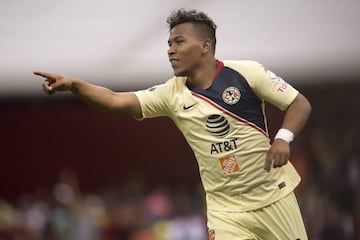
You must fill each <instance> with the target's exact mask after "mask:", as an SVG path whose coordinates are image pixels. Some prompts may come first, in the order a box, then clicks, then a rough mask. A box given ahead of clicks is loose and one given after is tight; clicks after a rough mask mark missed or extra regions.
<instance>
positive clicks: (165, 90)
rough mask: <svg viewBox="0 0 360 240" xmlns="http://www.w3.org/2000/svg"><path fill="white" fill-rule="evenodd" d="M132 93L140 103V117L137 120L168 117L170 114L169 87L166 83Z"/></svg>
mask: <svg viewBox="0 0 360 240" xmlns="http://www.w3.org/2000/svg"><path fill="white" fill-rule="evenodd" d="M134 93H135V95H136V96H137V98H138V100H139V102H140V107H141V113H142V117H141V118H138V119H137V120H142V119H144V118H154V117H161V116H168V115H169V114H170V109H169V103H170V101H169V100H170V96H171V86H170V84H169V83H168V82H166V83H164V84H159V85H155V86H153V87H151V88H148V89H145V90H140V91H136V92H134Z"/></svg>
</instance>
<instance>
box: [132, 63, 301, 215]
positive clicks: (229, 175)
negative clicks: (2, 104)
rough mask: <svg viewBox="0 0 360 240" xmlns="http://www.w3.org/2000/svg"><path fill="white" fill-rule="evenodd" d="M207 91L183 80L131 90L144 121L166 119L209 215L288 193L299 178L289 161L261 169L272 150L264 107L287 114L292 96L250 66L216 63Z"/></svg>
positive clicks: (267, 201) (245, 207) (291, 90)
mask: <svg viewBox="0 0 360 240" xmlns="http://www.w3.org/2000/svg"><path fill="white" fill-rule="evenodd" d="M217 66H218V67H217V72H216V76H215V78H214V81H213V83H212V85H211V86H210V87H209V88H207V89H196V88H191V87H189V86H188V85H187V84H186V78H185V77H173V78H171V79H169V80H168V81H167V82H166V83H164V84H160V85H157V86H154V87H152V88H149V89H147V90H141V91H136V92H135V94H136V96H137V97H138V99H139V102H140V105H141V111H142V116H143V118H153V117H158V116H167V117H169V118H171V119H172V120H173V121H174V123H175V124H176V126H177V127H178V128H179V130H180V131H181V132H182V133H183V135H184V137H185V139H186V141H187V142H188V144H189V145H190V147H191V148H192V150H193V152H194V155H195V157H196V159H197V162H198V166H199V171H200V176H201V181H202V184H203V187H204V190H205V193H206V203H207V208H208V209H210V210H219V211H231V212H241V211H249V210H255V209H258V208H261V207H264V206H267V205H269V204H271V203H273V202H275V201H277V200H279V199H280V198H282V197H284V196H286V195H287V194H288V193H290V192H292V191H293V189H294V188H295V187H296V186H297V185H298V184H299V182H300V176H299V175H298V173H297V172H296V170H295V168H294V167H293V165H292V164H291V163H290V162H288V163H287V164H286V165H284V166H282V167H281V168H275V169H271V171H270V172H267V171H265V170H264V164H265V157H266V154H267V151H268V150H269V148H270V139H269V135H268V129H267V123H266V117H265V102H268V103H270V104H272V105H274V106H276V107H278V108H279V109H281V110H285V109H286V108H287V107H288V106H289V105H290V104H291V103H292V101H293V100H294V99H295V97H296V95H297V94H298V91H297V90H296V89H295V88H293V87H292V86H291V85H289V84H288V83H287V82H285V81H284V80H283V79H282V78H280V77H278V76H276V75H275V74H274V73H273V72H271V71H269V70H267V69H266V68H264V67H263V66H262V65H261V64H260V63H258V62H255V61H230V60H228V61H217Z"/></svg>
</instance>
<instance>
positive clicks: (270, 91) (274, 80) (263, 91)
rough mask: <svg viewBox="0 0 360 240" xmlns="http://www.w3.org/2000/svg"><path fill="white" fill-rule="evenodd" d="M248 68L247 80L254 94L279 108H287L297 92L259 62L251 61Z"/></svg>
mask: <svg viewBox="0 0 360 240" xmlns="http://www.w3.org/2000/svg"><path fill="white" fill-rule="evenodd" d="M248 70H249V72H250V73H249V74H248V75H249V77H248V78H247V80H248V82H249V84H250V86H251V87H252V89H253V90H254V92H255V94H256V95H257V96H258V97H259V98H261V99H263V100H265V101H266V102H269V103H271V104H272V105H274V106H276V107H278V108H279V109H281V110H285V109H287V108H288V106H289V105H290V104H291V103H292V102H293V100H294V99H295V98H296V96H297V95H298V93H299V92H298V91H297V90H296V89H295V88H294V87H292V86H291V85H290V84H288V83H287V82H286V81H284V80H283V79H282V78H281V77H278V76H277V75H275V74H274V73H273V72H271V71H270V70H267V69H266V68H264V67H263V66H262V65H261V64H259V63H252V66H251V67H250V68H249V69H248Z"/></svg>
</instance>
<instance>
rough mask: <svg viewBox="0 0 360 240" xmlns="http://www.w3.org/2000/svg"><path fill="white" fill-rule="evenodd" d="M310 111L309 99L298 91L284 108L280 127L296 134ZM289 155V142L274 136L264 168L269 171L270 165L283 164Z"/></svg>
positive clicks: (278, 165) (277, 165)
mask: <svg viewBox="0 0 360 240" xmlns="http://www.w3.org/2000/svg"><path fill="white" fill-rule="evenodd" d="M310 112H311V105H310V103H309V101H308V100H307V99H306V98H305V97H304V96H303V95H302V94H301V93H299V94H298V95H297V96H296V98H295V99H294V101H293V102H292V103H291V104H290V106H289V107H288V109H287V110H286V113H285V117H284V120H283V124H282V126H281V128H282V129H286V130H289V131H290V132H291V133H293V135H294V136H296V135H297V134H298V133H299V132H300V131H301V129H302V128H303V127H304V125H305V123H306V121H307V120H308V118H309V115H310ZM286 130H285V131H286ZM285 135H286V134H285ZM285 138H286V137H285ZM289 156H290V142H288V141H285V140H284V139H283V138H277V137H275V140H274V142H273V143H272V145H271V147H270V149H269V151H268V153H267V156H266V160H265V170H267V171H270V169H271V166H273V167H274V168H276V167H281V166H283V165H285V164H286V163H287V161H288V159H289Z"/></svg>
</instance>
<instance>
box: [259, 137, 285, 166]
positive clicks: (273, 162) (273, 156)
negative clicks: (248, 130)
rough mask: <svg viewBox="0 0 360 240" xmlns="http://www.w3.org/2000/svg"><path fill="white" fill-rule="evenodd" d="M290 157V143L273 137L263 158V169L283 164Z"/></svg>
mask: <svg viewBox="0 0 360 240" xmlns="http://www.w3.org/2000/svg"><path fill="white" fill-rule="evenodd" d="M289 157H290V145H289V143H288V142H286V141H284V140H282V139H275V140H274V142H273V144H272V145H271V147H270V149H269V151H268V153H267V155H266V159H265V166H264V169H265V170H266V171H268V172H269V171H270V169H271V166H272V167H273V168H277V167H281V166H283V165H285V164H286V163H287V162H288V160H289Z"/></svg>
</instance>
